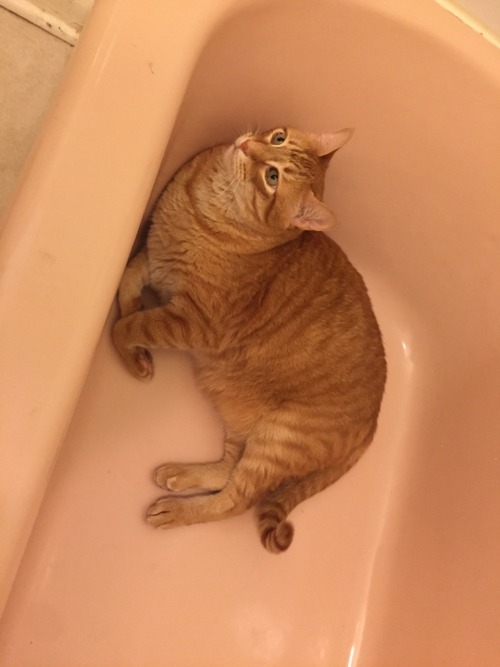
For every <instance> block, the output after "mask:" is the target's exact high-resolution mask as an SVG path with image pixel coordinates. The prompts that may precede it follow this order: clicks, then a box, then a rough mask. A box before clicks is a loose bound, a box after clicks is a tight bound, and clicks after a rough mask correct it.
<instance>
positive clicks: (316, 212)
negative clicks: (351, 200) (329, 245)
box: [290, 190, 336, 232]
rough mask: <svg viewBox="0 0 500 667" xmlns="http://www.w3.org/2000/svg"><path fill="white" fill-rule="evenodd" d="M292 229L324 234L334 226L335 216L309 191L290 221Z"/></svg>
mask: <svg viewBox="0 0 500 667" xmlns="http://www.w3.org/2000/svg"><path fill="white" fill-rule="evenodd" d="M290 222H291V224H292V225H293V227H298V228H299V229H310V230H312V231H316V232H324V231H326V230H327V229H331V228H332V227H333V226H334V225H335V222H336V220H335V216H334V215H333V213H332V212H331V211H330V209H329V208H327V207H326V206H325V205H324V204H323V203H322V202H320V200H319V199H317V198H316V197H315V196H314V195H313V193H312V192H311V190H309V191H308V192H307V194H306V195H305V197H304V198H303V199H302V202H301V204H300V206H299V207H298V210H297V212H296V214H295V215H294V216H293V217H292V219H291V221H290Z"/></svg>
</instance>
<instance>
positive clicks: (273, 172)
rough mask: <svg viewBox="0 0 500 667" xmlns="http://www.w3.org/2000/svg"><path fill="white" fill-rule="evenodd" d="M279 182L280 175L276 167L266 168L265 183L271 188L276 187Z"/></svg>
mask: <svg viewBox="0 0 500 667" xmlns="http://www.w3.org/2000/svg"><path fill="white" fill-rule="evenodd" d="M279 180H280V173H279V171H278V170H277V169H276V167H268V168H267V169H266V183H267V184H268V185H270V186H271V187H272V188H277V187H278V181H279Z"/></svg>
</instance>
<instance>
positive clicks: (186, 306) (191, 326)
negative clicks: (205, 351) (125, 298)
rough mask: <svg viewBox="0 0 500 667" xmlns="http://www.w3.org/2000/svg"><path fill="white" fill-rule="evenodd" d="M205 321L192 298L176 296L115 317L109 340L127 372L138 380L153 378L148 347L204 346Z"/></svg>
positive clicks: (186, 348)
mask: <svg viewBox="0 0 500 667" xmlns="http://www.w3.org/2000/svg"><path fill="white" fill-rule="evenodd" d="M207 326H208V320H207V318H206V317H205V316H204V315H203V313H201V312H200V311H199V310H198V309H197V308H196V306H195V305H194V303H193V301H192V300H191V299H189V297H186V296H184V295H176V296H174V297H173V298H172V300H171V301H170V303H169V304H168V305H166V306H159V307H157V308H151V309H150V310H140V311H137V312H135V313H131V314H130V315H127V316H126V317H123V318H122V319H120V320H118V321H117V322H116V323H115V325H114V327H113V334H112V335H113V342H114V344H115V347H116V349H117V350H118V352H119V353H120V355H121V357H122V359H123V361H124V362H125V364H126V366H127V368H128V369H129V371H130V372H131V373H132V375H134V376H135V377H136V378H138V379H139V380H144V381H147V380H150V379H151V378H152V377H153V372H154V369H153V360H152V357H151V354H150V353H149V351H148V348H157V347H163V348H176V349H180V350H189V349H192V348H195V347H204V346H206V345H207Z"/></svg>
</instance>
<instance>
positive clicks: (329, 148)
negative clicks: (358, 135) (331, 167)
mask: <svg viewBox="0 0 500 667" xmlns="http://www.w3.org/2000/svg"><path fill="white" fill-rule="evenodd" d="M353 134H354V130H353V128H351V127H347V128H345V129H344V130H339V131H338V132H328V133H325V134H311V135H309V136H310V137H311V139H312V142H313V144H314V148H315V150H316V153H317V154H318V157H326V156H328V157H331V156H332V155H333V154H334V153H335V151H338V149H339V148H342V146H343V145H344V144H346V143H347V142H348V141H349V139H350V138H351V137H352V135H353Z"/></svg>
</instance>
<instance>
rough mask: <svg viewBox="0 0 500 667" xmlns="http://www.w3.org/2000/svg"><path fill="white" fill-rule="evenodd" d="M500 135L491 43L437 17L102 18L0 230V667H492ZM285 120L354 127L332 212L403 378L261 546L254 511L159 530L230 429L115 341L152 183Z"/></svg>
mask: <svg viewBox="0 0 500 667" xmlns="http://www.w3.org/2000/svg"><path fill="white" fill-rule="evenodd" d="M499 118H500V51H498V50H497V49H496V48H495V47H494V46H493V45H492V44H490V43H488V42H486V41H485V40H484V39H483V38H482V37H481V36H480V35H478V34H477V33H475V32H473V31H472V30H470V29H469V28H467V27H466V26H465V25H464V24H462V23H461V22H459V21H458V20H457V19H456V18H454V17H453V16H452V15H450V14H448V13H447V12H446V11H444V10H443V9H442V8H440V7H439V6H437V5H436V4H435V3H434V2H432V1H431V0H418V1H417V0H411V1H410V0H384V2H380V1H379V0H314V1H311V2H309V1H308V2H305V1H304V0H300V1H299V0H297V1H295V0H287V1H286V2H285V1H280V0H266V1H260V0H254V1H253V2H250V1H246V0H210V2H208V1H207V0H190V2H186V0H170V1H169V2H164V1H163V0H152V1H151V2H149V3H147V8H146V7H145V4H144V2H142V1H139V0H129V1H128V2H122V1H120V0H97V2H96V6H95V9H94V11H93V13H92V15H91V18H90V21H89V23H88V25H87V27H86V29H85V31H84V34H83V37H82V38H81V41H80V43H79V45H78V47H77V49H76V52H75V54H74V56H73V59H72V62H71V64H70V67H69V71H68V74H67V78H66V80H65V83H64V85H63V87H62V89H61V91H60V94H59V97H58V99H57V102H56V104H55V106H54V108H53V109H52V113H51V114H50V117H49V120H48V122H47V124H46V126H45V128H44V131H43V133H42V135H41V136H40V138H39V141H38V143H37V146H36V147H35V150H34V152H33V154H32V157H31V159H30V162H29V164H28V165H27V168H26V170H25V172H24V175H23V178H22V180H21V183H20V186H19V189H18V192H17V195H16V196H15V198H14V199H13V202H12V205H11V208H10V210H9V212H8V214H7V216H6V219H5V220H4V222H3V224H2V230H3V234H2V236H1V238H0V270H1V283H0V286H1V289H0V322H1V325H0V343H1V344H0V364H1V367H0V368H1V370H0V411H1V412H0V452H1V466H0V547H1V554H0V556H1V570H0V586H1V595H2V603H5V605H4V612H3V617H2V622H1V628H0V664H1V665H2V667H129V666H130V667H166V666H167V665H172V667H215V666H216V665H217V667H260V666H265V665H269V666H272V667H471V666H473V665H474V666H475V665H481V666H482V667H497V665H498V664H500V662H499V661H500V657H499V656H500V628H499V618H500V608H499V606H500V602H499V595H500V567H499V563H500V529H499V525H500V520H499V518H498V517H499V514H500V470H499V468H500V120H499ZM283 124H288V125H296V126H299V127H302V128H306V129H313V130H336V129H339V128H341V127H345V126H354V127H355V128H356V133H355V136H354V139H353V140H352V141H351V142H350V143H349V144H348V146H346V148H345V149H343V150H342V151H341V152H340V153H339V155H338V156H337V157H336V158H335V160H334V161H333V164H332V168H331V171H330V180H329V182H328V184H327V195H326V200H327V202H328V203H329V204H330V205H331V206H332V208H334V210H335V211H336V213H337V216H338V219H339V221H340V226H339V228H338V230H337V232H336V234H335V238H336V239H337V240H338V241H339V243H340V244H341V245H342V246H343V247H344V248H345V250H346V251H347V252H348V254H349V255H350V256H351V258H352V260H353V261H354V263H355V264H356V265H357V266H358V267H359V269H360V270H361V271H362V273H363V274H364V276H365V278H366V281H367V284H368V286H369V289H370V292H371V294H372V297H373V302H374V305H375V310H376V312H377V314H378V317H379V320H380V323H381V326H382V329H383V333H384V338H385V343H386V347H387V353H388V362H389V381H388V386H387V392H386V396H385V398H384V403H383V406H382V413H381V419H380V427H379V430H378V433H377V436H376V439H375V441H374V443H373V446H372V447H371V448H370V450H369V451H368V453H367V454H366V455H365V456H364V457H363V458H362V460H361V461H360V462H359V464H358V465H357V466H356V467H355V468H354V469H353V470H352V471H351V472H350V473H349V474H348V475H347V476H345V477H344V478H343V479H342V480H341V481H340V482H338V483H337V484H336V485H334V486H333V487H331V488H329V489H328V490H327V491H325V492H324V493H322V494H320V495H318V496H316V497H315V498H313V499H311V500H309V501H307V502H306V503H304V504H303V505H301V506H300V507H299V508H297V510H296V511H295V512H294V513H293V515H292V518H293V521H294V524H295V527H296V537H295V539H294V542H293V545H292V547H291V549H290V550H289V551H288V552H286V553H285V554H283V555H281V556H272V555H270V554H268V553H267V552H265V551H264V550H263V549H262V547H261V545H260V543H259V540H258V537H257V533H256V529H255V526H254V519H253V515H252V513H247V514H246V515H243V516H242V517H238V518H235V519H231V520H227V521H224V522H220V523H213V524H206V525H200V526H191V527H188V528H182V529H177V530H175V531H170V532H162V531H154V530H152V529H151V528H148V527H147V526H146V525H145V523H144V521H143V516H144V511H145V509H146V507H147V506H148V504H149V503H150V502H151V501H152V500H153V499H155V498H156V497H158V496H159V495H161V493H160V490H159V489H157V488H156V487H155V486H154V484H153V482H152V481H151V471H152V470H153V468H154V467H155V466H156V465H158V464H160V463H162V462H165V461H167V460H176V459H180V460H202V459H207V458H214V459H215V458H217V456H218V455H219V452H220V448H221V433H220V425H219V423H218V421H217V418H216V416H215V415H214V414H213V412H212V410H211V407H210V405H209V404H208V403H207V402H206V400H205V399H204V398H203V397H202V396H201V395H200V394H199V393H198V392H197V390H196V388H195V386H194V383H193V377H192V373H191V368H190V364H189V361H188V359H187V358H186V357H184V356H182V355H181V354H179V353H173V352H167V351H165V352H163V353H158V354H156V356H155V359H156V363H157V373H156V377H155V379H154V381H153V382H152V383H151V384H149V385H143V384H141V383H139V382H137V381H135V380H134V379H133V378H132V377H130V376H128V375H127V373H126V371H125V370H124V368H123V367H122V365H121V363H120V361H119V360H118V358H117V356H116V354H115V353H114V351H113V349H112V347H111V344H110V338H109V327H110V324H111V322H112V321H113V320H114V318H115V317H116V310H115V306H114V305H113V299H114V294H115V290H116V287H117V284H118V281H119V278H120V275H121V272H122V270H123V267H124V264H125V262H126V259H127V256H128V253H129V252H130V248H131V245H132V243H133V240H134V237H135V234H136V232H137V228H138V225H139V223H140V220H141V217H142V215H143V212H144V210H145V209H146V207H147V202H148V200H149V198H150V193H151V190H152V188H153V185H154V183H155V180H156V178H157V174H158V173H159V170H160V176H159V179H158V180H157V181H156V186H155V187H154V193H157V192H158V191H159V188H161V185H162V184H163V183H165V181H166V180H167V179H168V178H169V176H170V175H171V174H172V172H173V171H174V170H175V169H176V168H177V167H178V166H179V165H180V164H181V163H182V162H183V161H184V160H185V159H187V158H188V157H189V156H190V155H192V154H193V153H195V152H196V151H198V150H199V149H201V148H202V147H205V146H206V145H207V144H210V143H215V142H219V141H225V140H230V139H232V138H234V136H235V135H237V134H238V133H239V132H240V131H241V130H242V129H243V128H245V127H247V126H248V125H250V126H252V125H253V126H256V125H260V126H261V127H262V128H264V127H272V126H276V125H283ZM166 148H167V158H166V160H165V161H163V163H162V160H163V155H164V152H165V149H166ZM161 164H162V167H161V169H160V165H161ZM61 445H62V447H61Z"/></svg>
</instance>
